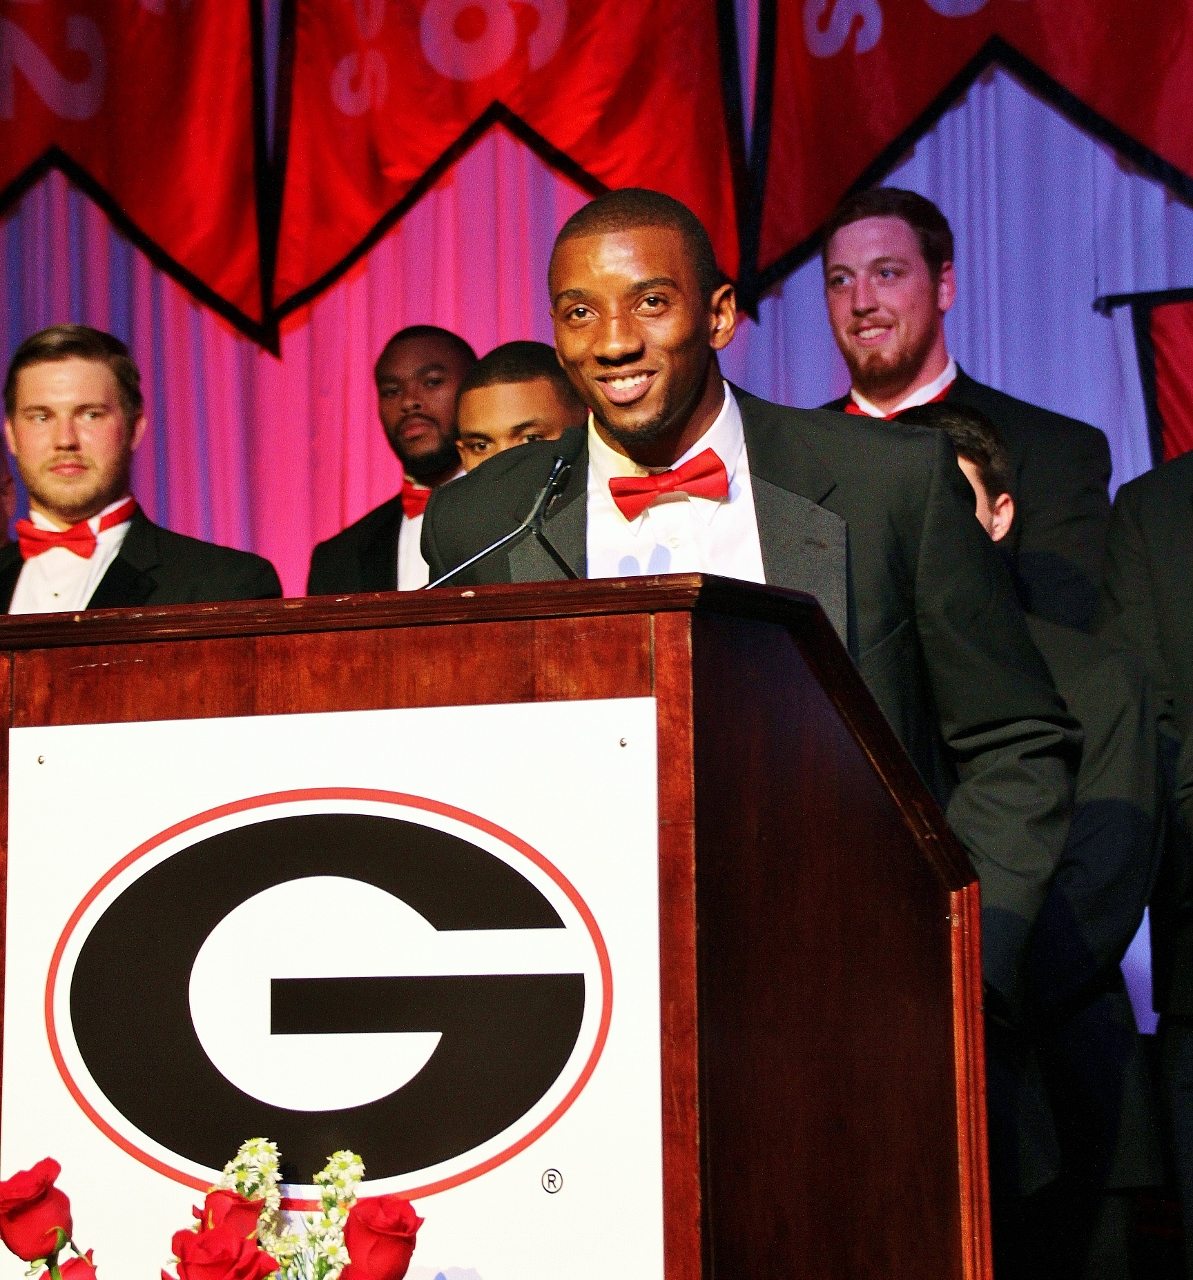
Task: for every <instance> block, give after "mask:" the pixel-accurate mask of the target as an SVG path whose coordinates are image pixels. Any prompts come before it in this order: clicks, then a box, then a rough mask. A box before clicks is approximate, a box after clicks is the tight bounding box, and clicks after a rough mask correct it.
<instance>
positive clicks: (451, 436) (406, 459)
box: [307, 324, 476, 596]
mask: <svg viewBox="0 0 1193 1280" xmlns="http://www.w3.org/2000/svg"><path fill="white" fill-rule="evenodd" d="M475 363H476V352H475V351H473V349H472V348H471V347H470V346H469V345H468V343H467V342H465V341H464V339H463V338H461V337H460V336H459V335H458V334H455V333H452V332H451V331H450V330H449V329H440V328H439V327H438V326H436V325H431V324H416V325H410V326H409V327H408V328H405V329H400V330H399V331H398V332H397V333H395V334H394V336H393V337H392V338H390V340H389V341H388V342H387V343H386V344H385V347H384V348H383V349H382V352H381V355H380V356H379V357H378V359H377V364H376V366H375V368H374V371H373V373H374V378H375V380H376V383H377V410H378V414H379V416H380V418H381V426H382V428H383V429H384V431H385V438H386V439H387V440H388V441H389V447H390V448H391V449H392V450H393V451H394V454H395V455H396V457H397V459H398V461H399V462H400V463H401V464H402V471H403V479H402V491H401V492H400V493H399V494H397V495H396V496H395V497H393V498H390V499H389V500H388V501H387V502H383V503H382V504H381V505H380V506H379V507H375V508H374V509H373V510H372V511H370V512H369V513H368V514H367V515H364V516H362V517H361V518H360V519H359V520H357V521H356V523H355V524H350V525H349V526H348V528H347V529H344V530H343V531H342V532H341V533H337V534H336V535H335V537H334V538H328V539H327V541H326V542H321V543H319V545H318V546H317V547H316V548H315V550H314V553H313V554H312V556H311V571H310V574H309V575H308V577H307V594H308V595H312V596H319V595H340V594H343V593H347V592H351V591H393V590H395V588H396V589H397V590H399V591H413V590H416V589H417V588H419V587H425V586H426V585H427V563H426V561H425V560H424V559H423V557H422V552H421V550H420V549H419V538H420V536H421V534H422V517H423V508H424V507H425V506H426V505H427V499H428V498H429V497H430V496H431V492H432V490H434V489H435V488H436V487H437V486H439V485H441V484H445V483H446V482H447V481H448V480H453V479H455V477H456V476H457V475H459V474H460V473H461V467H460V455H459V452H458V450H457V448H456V395H457V392H458V391H459V389H460V380H461V379H462V378H463V377H464V375H465V374H466V373H467V372H468V370H469V369H471V368H472V366H473V365H474V364H475Z"/></svg>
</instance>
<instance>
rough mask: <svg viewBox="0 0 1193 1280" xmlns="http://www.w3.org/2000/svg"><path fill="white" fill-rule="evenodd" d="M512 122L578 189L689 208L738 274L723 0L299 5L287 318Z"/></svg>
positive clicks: (282, 276)
mask: <svg viewBox="0 0 1193 1280" xmlns="http://www.w3.org/2000/svg"><path fill="white" fill-rule="evenodd" d="M507 113H509V114H507ZM500 119H505V120H506V122H507V123H508V125H509V127H510V128H511V129H512V130H513V131H515V132H519V133H521V134H522V135H523V136H524V137H526V138H530V139H537V140H538V141H539V142H540V144H542V149H544V150H545V151H546V152H547V154H548V158H550V159H551V160H552V161H553V162H555V163H558V164H560V165H561V166H562V167H564V168H565V169H568V170H569V171H570V172H572V173H573V175H574V176H580V175H581V174H583V175H586V176H587V179H588V180H589V181H592V182H594V183H596V184H603V185H605V186H609V187H618V186H633V185H638V186H652V187H656V188H661V189H662V190H664V191H667V192H669V193H670V194H673V195H675V196H678V197H679V198H680V199H682V200H683V201H685V202H686V203H687V204H688V205H690V206H691V207H692V208H693V209H694V210H695V211H696V213H697V214H698V215H699V216H700V217H701V219H702V220H703V221H704V223H705V225H706V226H707V227H708V229H709V232H710V234H711V235H712V236H713V240H714V243H715V245H716V248H717V251H718V256H719V259H720V262H721V265H722V266H723V267H724V269H725V270H727V271H730V272H734V271H736V269H737V229H736V219H735V202H734V187H733V181H732V173H731V165H730V150H729V144H728V141H727V130H726V124H725V112H724V106H723V96H722V78H721V61H720V52H719V42H718V29H717V6H716V3H715V0H699V2H697V3H693V2H692V0H652V3H650V4H635V5H629V4H625V3H624V2H622V0H443V2H442V3H436V4H426V3H424V2H423V0H389V2H388V3H386V2H383V0H374V2H372V3H361V2H360V0H356V2H355V3H353V2H351V0H298V6H297V17H296V34H295V54H294V70H293V96H292V109H291V117H290V129H289V151H288V160H287V172H286V183H285V195H284V202H283V213H282V226H281V235H280V244H279V261H278V270H277V282H276V290H275V296H276V298H277V299H278V305H279V306H280V307H281V308H282V309H283V310H285V309H287V304H292V303H293V300H294V299H295V298H296V297H298V298H302V297H306V296H310V294H311V292H312V290H313V289H314V288H315V287H317V286H318V284H319V283H320V282H327V281H328V280H329V279H331V278H334V276H335V275H336V273H337V272H338V271H339V270H340V269H341V267H342V266H343V265H344V264H345V261H346V260H348V259H350V258H351V256H352V255H353V254H354V253H355V252H356V251H357V250H358V249H359V248H360V247H361V246H362V244H364V243H365V242H366V241H367V240H368V238H369V236H370V234H371V233H372V232H373V231H374V230H375V229H376V228H377V227H378V224H379V223H381V222H382V220H383V219H385V218H386V216H387V215H388V214H390V213H391V211H393V210H394V209H395V208H396V207H397V206H399V205H400V204H401V202H402V201H403V200H404V199H406V198H407V197H409V196H411V193H412V192H413V191H415V190H416V188H417V184H418V183H419V182H420V180H421V179H422V178H424V176H425V175H426V174H427V172H428V170H430V169H432V167H433V166H434V165H435V163H436V161H437V160H439V159H440V157H442V156H443V155H444V153H446V152H448V151H449V149H451V148H452V147H453V146H454V145H455V144H456V143H457V142H458V141H459V140H460V138H461V136H462V135H464V134H466V133H467V132H468V131H469V130H470V129H475V128H477V127H483V125H484V124H485V122H487V121H492V120H500Z"/></svg>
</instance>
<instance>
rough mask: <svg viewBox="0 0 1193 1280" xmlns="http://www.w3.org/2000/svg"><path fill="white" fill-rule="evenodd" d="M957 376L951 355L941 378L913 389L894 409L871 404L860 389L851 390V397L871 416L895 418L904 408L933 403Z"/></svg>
mask: <svg viewBox="0 0 1193 1280" xmlns="http://www.w3.org/2000/svg"><path fill="white" fill-rule="evenodd" d="M956 376H957V362H956V360H954V359H953V357H952V356H949V362H948V364H946V365H945V367H944V372H943V373H942V374H941V375H940V377H939V378H933V379H932V381H931V382H929V383H928V385H927V386H924V387H920V388H919V389H918V390H916V391H913V392H912V393H911V394H910V395H909V396H904V398H903V399H902V400H900V401H899V403H898V404H897V405H895V407H894V408H893V409H885V410H884V409H880V408H879V407H878V406H877V405H876V404H871V402H870V401H869V400H867V399H866V397H865V396H864V395H862V393H861V392H860V391H853V390H851V391H850V392H849V396H850V399H851V400H852V401H853V403H854V404H856V405H857V407H858V408H859V409H860V410H861V411H862V412H863V413H868V414H869V415H870V417H871V418H893V417H894V416H895V414H897V413H902V412H903V410H904V409H910V408H912V407H913V406H914V405H917V404H931V403H932V401H933V400H935V399H936V397H937V396H939V395H941V394H943V392H944V390H945V388H946V387H951V386H952V385H953V379H954V378H955V377H956Z"/></svg>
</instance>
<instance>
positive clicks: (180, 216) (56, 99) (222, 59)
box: [0, 0, 262, 332]
mask: <svg viewBox="0 0 1193 1280" xmlns="http://www.w3.org/2000/svg"><path fill="white" fill-rule="evenodd" d="M254 3H255V0H242V2H240V3H221V4H215V3H210V2H209V0H199V3H194V2H193V0H71V3H70V4H63V3H59V2H56V0H0V208H2V207H3V204H4V203H7V202H11V200H13V199H14V198H16V197H17V196H19V195H20V194H21V192H22V191H24V189H25V188H26V187H27V186H28V184H29V183H30V182H31V181H33V180H35V179H36V178H37V177H38V176H40V174H41V173H42V172H43V171H44V169H45V167H46V166H47V165H48V164H57V165H59V166H60V167H61V168H62V169H64V170H65V171H66V172H67V173H68V174H69V175H70V176H71V177H72V178H73V179H74V180H75V181H76V182H78V184H79V185H80V186H82V187H83V188H84V189H85V190H87V191H88V192H89V194H91V195H92V196H93V197H94V198H95V199H96V200H97V202H98V203H100V204H101V205H102V206H103V207H104V208H105V210H106V211H107V212H108V213H109V214H110V215H111V216H112V218H113V220H114V221H115V222H116V223H117V225H118V226H119V227H120V229H121V230H122V231H123V232H125V233H126V234H128V235H129V236H130V238H132V239H133V240H134V241H135V242H136V243H138V244H139V245H141V247H143V248H144V249H145V250H146V251H147V252H148V253H149V254H150V256H152V257H153V258H154V259H155V260H156V261H157V263H158V265H160V266H162V267H164V268H165V269H166V270H168V271H170V272H171V273H172V274H174V275H176V276H177V277H178V278H179V279H180V280H181V281H182V283H183V284H185V285H186V286H187V287H188V288H190V289H192V290H193V291H194V292H195V293H196V294H197V295H198V296H199V297H201V298H202V299H203V300H204V301H205V302H207V303H209V304H211V305H212V306H214V307H216V309H218V310H220V311H222V312H223V313H224V314H225V315H226V316H228V317H229V318H230V319H231V320H232V321H233V322H234V323H236V324H238V325H240V326H241V327H243V328H245V329H247V330H248V331H250V332H252V331H253V330H254V328H255V326H256V324H257V323H258V322H259V321H260V320H261V317H262V300H261V284H260V262H259V255H258V239H257V201H256V173H255V167H254V147H253V137H254V123H253V87H252V67H253V40H252V28H251V25H250V24H251V22H252V17H251V15H252V12H253V5H254Z"/></svg>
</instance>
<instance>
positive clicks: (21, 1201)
mask: <svg viewBox="0 0 1193 1280" xmlns="http://www.w3.org/2000/svg"><path fill="white" fill-rule="evenodd" d="M61 1172H62V1166H61V1165H60V1164H59V1163H58V1161H57V1160H50V1159H46V1160H39V1161H38V1162H37V1164H35V1165H34V1166H33V1168H32V1169H25V1170H23V1171H22V1172H21V1173H14V1174H13V1175H12V1177H11V1178H7V1179H5V1180H4V1181H3V1182H0V1240H3V1241H4V1243H5V1244H6V1245H7V1246H8V1247H9V1248H10V1249H11V1250H12V1251H13V1253H15V1254H16V1255H17V1257H18V1258H24V1259H25V1261H26V1262H32V1261H33V1260H34V1258H48V1257H50V1256H51V1255H52V1254H55V1253H57V1252H58V1250H59V1248H60V1247H61V1245H60V1243H59V1236H58V1232H59V1231H61V1232H62V1236H63V1238H64V1239H67V1240H69V1239H70V1234H71V1232H72V1231H73V1230H74V1224H73V1223H72V1222H71V1218H70V1201H69V1200H68V1199H67V1198H66V1196H65V1194H64V1193H63V1192H61V1191H59V1190H58V1188H57V1187H56V1186H55V1185H54V1180H55V1179H56V1178H57V1177H58V1175H59V1174H60V1173H61Z"/></svg>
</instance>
